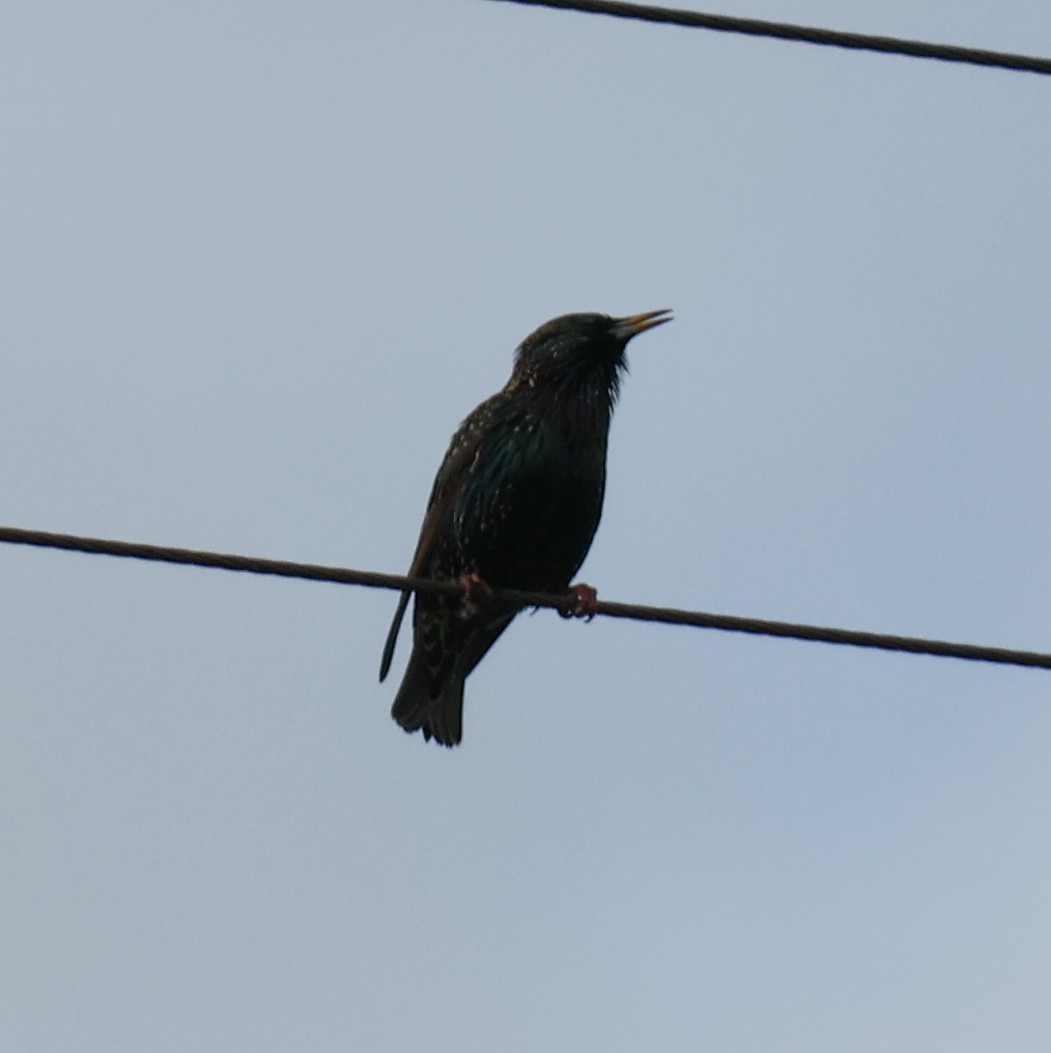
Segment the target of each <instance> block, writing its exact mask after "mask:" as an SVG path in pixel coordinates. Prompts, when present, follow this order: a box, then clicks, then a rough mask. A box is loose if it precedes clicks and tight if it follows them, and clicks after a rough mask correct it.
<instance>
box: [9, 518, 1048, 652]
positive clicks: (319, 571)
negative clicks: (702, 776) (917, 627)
mask: <svg viewBox="0 0 1051 1053" xmlns="http://www.w3.org/2000/svg"><path fill="white" fill-rule="evenodd" d="M0 542H7V543H9V544H14V545H33V546H37V547H41V548H56V549H65V550H67V551H73V552H90V553H95V554H97V555H105V556H123V557H126V558H130V559H143V560H151V561H153V562H158V563H178V564H184V565H189V566H196V567H211V568H217V569H220V570H234V571H242V572H244V573H248V574H269V575H276V576H278V577H283V578H301V579H305V580H308V581H328V582H333V583H336V584H340V585H364V586H366V587H368V588H374V589H396V590H398V591H406V590H408V591H410V592H437V593H444V594H446V595H450V596H456V595H463V592H464V590H463V588H462V586H460V585H459V584H457V583H456V582H452V581H430V580H428V579H425V578H407V577H404V576H402V575H399V574H381V573H377V572H375V571H366V570H351V569H348V568H346V567H329V566H322V565H319V564H315V563H293V562H289V561H287V560H277V559H260V558H259V557H256V556H240V555H232V554H229V553H223V552H203V551H200V550H197V549H188V548H170V547H167V546H164V545H147V544H140V543H138V542H130V541H112V540H106V539H103V538H94V537H79V536H77V535H74V534H55V533H50V532H48V531H43V530H24V529H21V528H18V527H5V526H0ZM486 602H493V603H498V604H506V605H508V606H512V607H548V608H553V609H555V610H558V611H561V612H562V613H564V614H565V613H569V612H570V611H571V610H572V609H573V607H574V605H575V604H576V602H577V601H576V597H575V596H572V595H550V594H547V593H534V592H519V591H516V590H511V589H494V590H493V594H492V599H491V601H490V600H487V601H486ZM596 614H600V615H605V616H606V617H609V618H626V619H630V620H633V621H640V622H657V623H660V624H663V625H687V626H693V627H695V628H700V629H720V630H723V631H726V632H739V633H751V634H754V635H759V636H780V637H787V638H789V639H794V640H811V641H817V642H820V643H829V644H845V645H848V646H851V647H867V648H875V649H877V650H881V651H903V652H907V653H909V654H926V655H937V656H939V657H943V658H958V659H964V660H966V661H972V662H993V663H997V664H999V665H1016V666H1030V667H1035V668H1040V669H1051V654H1041V653H1039V652H1036V651H1022V650H1014V649H1010V648H1006V647H987V646H983V645H979V644H964V643H950V642H948V641H945V640H926V639H921V638H918V637H912V636H895V635H890V634H887V633H873V632H863V631H858V630H854V629H834V628H828V627H825V626H820V625H799V624H795V623H792V622H778V621H770V620H769V619H765V618H742V617H738V616H736V615H730V614H710V613H707V612H705V611H685V610H677V609H675V608H673V607H647V606H643V605H640V604H635V603H613V602H610V601H608V600H599V601H598V606H597V609H596Z"/></svg>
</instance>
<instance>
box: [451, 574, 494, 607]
mask: <svg viewBox="0 0 1051 1053" xmlns="http://www.w3.org/2000/svg"><path fill="white" fill-rule="evenodd" d="M456 584H457V585H459V586H460V588H461V589H463V598H464V602H465V603H470V602H472V601H473V600H478V599H482V600H488V599H491V598H492V595H493V590H492V589H491V588H490V587H489V582H487V581H486V580H485V578H483V577H482V575H481V574H479V573H478V572H477V571H472V572H471V573H470V574H461V575H460V576H459V577H458V578H457V579H456Z"/></svg>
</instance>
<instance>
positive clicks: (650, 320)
mask: <svg viewBox="0 0 1051 1053" xmlns="http://www.w3.org/2000/svg"><path fill="white" fill-rule="evenodd" d="M670 321H671V311H670V310H668V308H664V310H661V311H647V312H646V313H645V314H633V315H632V316H631V317H630V318H617V319H615V325H614V326H613V333H614V335H615V336H617V337H619V338H620V339H621V340H623V341H624V342H625V343H627V342H628V341H629V340H630V339H631V338H632V337H633V336H638V335H639V333H644V332H646V330H647V329H652V328H653V327H654V326H657V325H663V324H664V323H665V322H670Z"/></svg>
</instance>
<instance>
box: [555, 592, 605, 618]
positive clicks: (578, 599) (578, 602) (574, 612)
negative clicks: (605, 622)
mask: <svg viewBox="0 0 1051 1053" xmlns="http://www.w3.org/2000/svg"><path fill="white" fill-rule="evenodd" d="M567 591H568V593H569V597H570V599H571V600H572V601H573V606H572V607H570V608H568V609H567V610H559V612H558V613H559V614H560V615H561V616H562V617H563V618H586V619H587V620H588V621H591V619H592V618H594V617H595V615H596V614H598V592H597V591H596V590H595V589H593V588H592V587H591V586H590V585H584V584H583V583H581V584H579V585H570V586H569V589H568V590H567Z"/></svg>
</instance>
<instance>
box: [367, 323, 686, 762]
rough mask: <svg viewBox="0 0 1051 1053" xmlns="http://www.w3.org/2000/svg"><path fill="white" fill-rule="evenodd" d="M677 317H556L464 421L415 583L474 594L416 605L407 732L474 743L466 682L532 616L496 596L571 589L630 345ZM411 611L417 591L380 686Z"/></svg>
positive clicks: (595, 519) (402, 708)
mask: <svg viewBox="0 0 1051 1053" xmlns="http://www.w3.org/2000/svg"><path fill="white" fill-rule="evenodd" d="M670 320H671V317H670V312H669V311H666V310H664V311H650V312H648V313H646V314H637V315H632V316H631V317H630V318H610V317H609V316H608V315H604V314H567V315H563V316H562V317H561V318H555V319H554V320H553V321H550V322H547V323H546V324H545V325H542V326H541V327H540V328H539V329H537V330H536V332H534V333H533V334H532V335H531V336H528V337H527V338H526V339H525V340H524V341H523V342H522V343H521V344H520V345H519V347H518V349H517V350H516V352H515V361H514V369H513V371H512V373H511V379H510V380H509V381H508V382H507V385H506V386H505V387H504V389H503V390H502V391H499V392H497V394H495V395H493V397H492V398H490V399H487V400H486V401H485V402H483V403H482V404H481V405H480V406H479V407H478V408H477V409H476V410H475V411H474V412H473V413H471V414H470V416H468V417H467V419H466V420H464V422H463V424H461V425H460V429H459V431H457V432H456V434H455V435H454V436H453V439H452V442H451V443H450V445H449V450H448V452H447V453H446V455H445V460H444V461H443V462H442V466H441V468H439V469H438V475H437V477H436V478H435V480H434V487H433V488H432V490H431V496H430V500H429V502H428V504H427V513H426V515H425V516H424V520H423V527H422V529H421V530H420V539H419V542H418V544H417V546H416V555H415V557H414V558H413V561H412V566H411V567H410V568H409V575H410V576H412V577H420V578H432V579H435V580H439V581H459V582H460V583H461V584H463V585H464V587H465V592H466V595H465V596H464V597H462V598H461V597H457V596H446V595H438V594H433V593H431V594H428V593H420V594H418V595H417V596H416V603H415V608H414V613H413V646H412V655H411V657H410V658H409V664H408V667H407V668H406V670H405V676H404V679H403V680H402V682H401V687H400V688H399V690H398V694H397V696H396V698H395V699H394V706H393V708H392V710H391V713H392V716H393V717H394V719H395V720H396V721H397V722H398V723H399V724H400V725H401V726H402V727H403V728H404V729H405V730H406V731H417V730H422V731H423V737H424V738H425V739H430V738H431V737H433V738H434V739H435V740H437V741H438V742H440V743H441V744H442V745H445V746H454V745H456V744H457V743H458V742H459V741H460V738H461V735H462V730H463V685H464V679H465V678H466V677H467V675H468V674H469V673H470V672H471V670H472V669H474V667H475V666H476V665H477V664H478V663H479V662H480V661H481V660H482V658H483V656H484V655H485V653H486V652H487V651H488V650H489V648H490V647H492V645H493V643H494V642H495V641H496V638H497V637H498V636H499V635H500V634H501V633H502V632H503V631H504V629H506V628H507V626H508V625H509V624H510V623H511V621H512V619H513V618H514V617H515V614H517V613H518V612H517V610H508V609H507V608H506V607H503V608H501V607H500V606H498V605H496V604H494V603H489V604H487V603H486V602H485V596H487V595H488V593H489V591H490V590H491V589H502V588H507V589H520V590H523V591H529V592H547V593H560V592H565V591H567V589H568V588H569V582H570V579H571V578H572V577H573V575H574V574H575V573H576V572H577V570H578V569H579V567H580V565H581V563H583V562H584V557H585V556H586V555H587V552H588V549H589V548H590V547H591V539H592V538H593V537H594V536H595V530H596V528H597V527H598V523H599V517H600V516H601V514H602V497H603V493H604V491H605V486H606V442H607V438H608V435H609V422H610V417H611V415H612V413H613V406H614V404H615V403H616V401H617V394H618V391H619V389H620V379H621V374H622V373H623V372H624V371H625V370H626V369H627V359H626V358H625V354H624V350H625V347H626V345H627V343H628V341H629V340H630V339H631V338H632V337H633V336H636V335H637V334H638V333H641V332H643V331H644V330H646V329H652V328H653V327H654V326H656V325H660V324H661V323H663V322H667V321H670ZM574 591H575V595H576V600H577V605H576V610H575V611H574V613H578V614H588V613H594V610H593V607H594V602H595V592H594V590H593V589H590V588H589V587H588V586H576V587H575V590H574ZM408 602H409V593H408V592H403V593H402V594H401V598H400V600H399V601H398V609H397V611H396V613H395V615H394V622H393V624H392V625H391V627H390V633H389V634H388V636H387V644H386V647H385V648H384V650H383V661H382V664H381V666H380V680H383V679H384V678H385V677H386V675H387V673H388V671H389V670H390V663H391V658H392V657H393V656H394V644H395V641H396V640H397V636H398V629H399V627H400V625H401V621H402V618H403V617H404V615H405V609H406V607H407V606H408Z"/></svg>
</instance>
